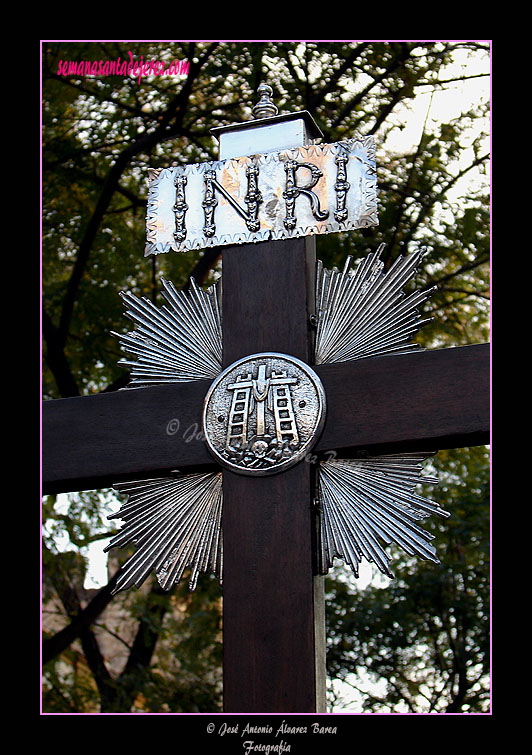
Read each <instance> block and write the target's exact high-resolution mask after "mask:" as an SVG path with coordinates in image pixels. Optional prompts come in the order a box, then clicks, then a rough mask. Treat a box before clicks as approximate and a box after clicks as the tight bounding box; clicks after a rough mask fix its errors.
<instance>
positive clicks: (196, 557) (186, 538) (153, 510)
mask: <svg viewBox="0 0 532 755" xmlns="http://www.w3.org/2000/svg"><path fill="white" fill-rule="evenodd" d="M115 489H116V490H118V491H119V492H122V493H126V494H127V495H128V499H127V501H126V503H124V504H123V505H122V507H121V508H120V511H118V512H117V513H115V514H113V515H112V516H110V517H109V519H122V520H123V521H124V523H125V524H124V526H123V528H122V529H121V530H120V532H118V533H117V535H115V537H114V538H113V539H112V540H111V542H110V543H109V545H108V546H107V547H106V548H105V551H108V550H110V549H111V548H117V547H123V546H124V545H128V544H129V543H132V542H133V543H135V548H136V550H135V554H134V555H133V556H132V557H131V558H130V559H129V561H128V562H127V563H126V565H125V566H124V567H123V568H122V571H121V572H120V576H119V578H118V581H117V583H116V586H115V589H114V590H113V593H117V592H119V591H120V590H125V589H127V588H128V587H131V586H133V585H135V586H136V587H140V586H141V585H142V584H143V582H144V581H145V580H146V578H147V577H148V576H149V574H150V573H151V572H152V571H155V572H156V575H157V580H158V581H159V584H160V585H161V587H163V589H165V590H170V589H171V588H172V587H174V585H176V584H178V583H179V582H180V580H181V578H182V576H183V573H184V571H185V570H186V569H190V570H191V576H190V581H189V587H190V589H191V590H194V589H195V588H196V584H197V580H198V576H199V574H200V573H201V572H212V573H213V574H214V575H215V576H216V577H218V579H219V580H220V582H221V581H222V563H223V556H222V501H223V496H222V474H221V472H216V473H206V474H188V475H182V476H172V477H163V478H156V479H153V480H142V481H140V482H125V483H119V484H117V485H115Z"/></svg>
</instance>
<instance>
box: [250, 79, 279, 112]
mask: <svg viewBox="0 0 532 755" xmlns="http://www.w3.org/2000/svg"><path fill="white" fill-rule="evenodd" d="M257 94H258V95H259V96H260V100H259V101H258V102H257V104H256V105H255V106H254V108H253V116H254V118H271V117H272V116H274V115H277V113H278V112H279V109H278V107H277V106H276V105H275V104H274V102H273V100H272V95H273V89H272V88H271V86H270V85H269V84H260V85H259V87H258V89H257Z"/></svg>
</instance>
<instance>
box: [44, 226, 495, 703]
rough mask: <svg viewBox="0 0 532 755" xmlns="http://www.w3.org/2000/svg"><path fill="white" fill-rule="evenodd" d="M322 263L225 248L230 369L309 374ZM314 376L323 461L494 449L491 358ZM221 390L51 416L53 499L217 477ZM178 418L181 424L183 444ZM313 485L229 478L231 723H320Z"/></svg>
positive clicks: (227, 667)
mask: <svg viewBox="0 0 532 755" xmlns="http://www.w3.org/2000/svg"><path fill="white" fill-rule="evenodd" d="M315 264H316V260H315V242H314V239H313V238H308V237H307V238H299V239H288V240H282V241H275V242H263V243H258V244H246V245H240V246H227V247H225V248H224V250H223V257H222V266H223V297H222V311H223V337H224V366H226V365H229V364H232V363H233V362H234V361H235V360H237V359H239V358H240V357H243V356H246V355H248V354H250V353H257V352H262V351H277V352H281V353H286V354H290V355H293V356H296V357H298V358H299V359H301V360H303V361H305V362H307V363H308V362H309V361H310V355H311V353H312V338H313V328H312V325H311V322H310V318H309V315H311V314H312V313H313V306H314V295H313V286H314V281H315ZM315 370H316V372H317V373H318V375H319V376H320V378H321V380H322V382H323V385H324V388H325V391H326V394H327V417H326V422H325V426H324V429H323V432H322V435H321V438H320V440H319V441H318V443H317V446H316V447H315V449H314V451H315V452H316V453H319V452H326V451H336V452H337V453H338V455H339V457H346V456H349V455H350V454H351V455H352V454H353V453H354V452H358V451H360V450H363V449H365V450H367V451H369V452H371V453H375V452H379V453H380V452H388V453H389V452H397V451H404V450H416V451H417V450H438V449H444V448H454V447H463V446H472V445H480V444H486V443H488V442H489V345H488V344H481V345H474V346H464V347H460V348H453V349H442V350H436V351H426V352H414V353H411V354H405V355H401V356H387V357H380V358H375V359H365V360H364V359H363V360H359V361H355V362H351V363H349V362H345V363H339V364H328V365H318V366H316V367H315ZM210 382H211V381H209V380H207V381H203V380H200V381H194V382H191V383H175V384H171V385H165V386H157V387H148V388H139V389H135V390H126V391H119V392H117V393H109V394H108V393H102V394H98V395H94V396H84V397H76V398H68V399H58V400H54V401H48V402H45V403H44V404H43V429H42V432H43V472H42V478H43V492H44V493H56V492H64V491H74V490H82V489H95V488H101V487H109V486H111V485H112V484H113V483H116V482H119V481H121V480H131V479H142V478H146V477H153V476H160V475H165V474H167V473H169V472H170V471H171V470H174V469H176V468H177V469H180V470H182V471H192V470H195V469H205V468H208V467H212V466H213V459H212V457H211V456H210V454H209V453H208V451H207V448H206V446H205V442H204V440H203V438H202V435H201V417H202V409H203V400H204V397H205V394H206V392H207V390H208V388H209V386H210ZM173 420H179V429H178V431H177V432H174V430H175V427H176V426H177V423H173V424H172V421H173ZM314 451H313V452H314ZM314 473H315V467H314V465H313V464H312V463H307V462H306V461H302V462H300V463H299V464H297V465H296V466H294V467H292V468H291V469H289V470H287V471H285V472H280V473H278V474H276V475H272V476H270V477H259V478H255V477H247V476H243V475H239V474H235V473H233V472H231V471H228V470H224V472H223V489H224V513H223V532H224V584H223V615H224V621H223V627H224V630H223V631H224V709H225V711H226V712H268V713H275V712H315V711H318V712H319V711H320V710H324V707H323V706H324V674H325V668H324V661H325V659H324V653H325V641H324V636H323V632H324V626H323V594H322V578H321V577H316V576H315V559H314V533H315V526H316V523H315V521H314V514H313V510H312V506H311V502H312V498H313V492H314ZM435 568H437V567H435Z"/></svg>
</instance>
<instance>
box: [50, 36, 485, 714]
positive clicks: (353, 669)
mask: <svg viewBox="0 0 532 755" xmlns="http://www.w3.org/2000/svg"><path fill="white" fill-rule="evenodd" d="M118 59H120V62H121V63H122V62H124V61H125V62H128V63H129V62H130V61H131V60H133V61H138V62H139V63H140V62H144V63H146V62H148V61H151V60H156V61H164V62H165V63H166V64H167V66H168V65H169V64H170V63H171V62H172V61H188V63H189V67H188V73H187V74H183V75H179V76H154V75H152V76H150V75H144V76H140V77H139V76H138V75H137V76H135V77H134V76H133V75H130V76H128V75H120V74H119V75H108V76H105V75H103V74H102V75H98V74H95V75H78V74H77V73H71V74H68V73H67V74H66V75H65V73H64V72H65V69H64V68H63V65H64V62H65V61H76V62H78V61H96V62H98V64H99V61H103V63H105V62H106V61H113V60H114V61H117V60H118ZM67 70H68V69H67ZM103 70H105V69H103ZM489 73H490V44H489V41H482V40H481V41H478V40H471V41H467V40H465V41H464V40H460V41H435V42H426V41H423V42H419V43H418V42H415V41H408V42H406V41H405V42H401V41H397V42H366V41H345V42H319V41H317V42H245V41H241V42H240V41H236V42H178V41H176V42H168V43H162V42H131V43H129V42H113V41H105V42H83V41H81V42H68V41H64V42H61V41H59V42H57V41H54V42H44V43H43V45H42V139H43V146H42V286H43V291H42V304H43V314H42V322H43V368H42V375H43V388H42V390H43V397H44V399H45V400H47V399H54V398H59V397H68V396H77V395H86V394H90V393H97V392H101V391H113V390H118V389H119V388H122V387H124V386H125V385H126V384H127V381H128V376H127V374H125V373H124V371H123V370H122V368H120V367H119V366H118V365H117V362H118V360H119V359H120V358H121V356H122V355H121V353H120V350H119V347H118V343H117V339H116V338H113V337H112V336H110V331H112V330H115V331H117V330H118V331H120V330H127V329H129V328H128V326H127V324H126V322H125V318H124V317H123V312H122V306H121V300H120V297H119V296H118V291H120V290H123V289H128V290H131V291H132V292H133V293H135V294H136V295H137V296H148V297H150V298H151V299H152V300H153V301H154V302H156V303H159V299H160V280H161V278H163V277H165V278H169V279H170V280H172V281H173V282H174V283H175V284H176V285H178V286H186V285H187V281H188V279H189V278H190V277H191V276H193V277H194V278H195V279H196V280H197V281H198V282H199V283H200V284H202V285H203V284H208V283H209V282H211V281H212V279H213V277H215V276H216V275H218V274H219V273H220V270H221V249H220V248H212V249H208V250H205V251H203V252H188V253H185V254H174V253H171V254H165V255H159V256H158V257H155V256H154V257H151V258H146V257H144V256H143V253H144V239H145V208H146V196H147V171H148V167H152V168H157V167H168V166H170V165H177V164H189V163H194V162H202V161H205V160H210V159H216V157H217V142H216V140H215V139H214V138H213V137H212V135H211V134H210V129H211V128H212V127H214V126H219V125H227V124H229V123H237V122H240V121H246V120H249V119H250V118H251V117H252V114H251V109H252V107H253V105H254V104H255V103H256V101H257V95H256V90H257V87H258V85H259V84H260V83H261V82H267V83H268V84H270V86H272V87H273V90H274V100H275V102H276V104H277V106H278V107H279V112H281V113H284V112H291V111H297V110H303V109H305V110H308V111H310V113H311V114H312V115H313V117H314V118H315V120H316V122H317V123H318V125H319V127H320V128H321V130H322V131H323V133H324V139H323V141H324V142H334V141H337V140H339V139H342V138H344V137H350V136H353V135H354V134H355V133H360V134H362V135H373V136H374V137H375V139H376V142H377V172H378V186H379V226H378V227H376V228H371V229H364V230H361V231H358V232H357V231H355V232H350V233H348V234H330V235H327V236H318V237H317V255H318V257H319V258H320V259H321V260H322V261H323V262H324V264H325V265H326V266H327V267H332V266H334V265H338V266H339V265H342V264H343V262H344V260H345V258H346V256H347V255H353V257H354V258H355V259H356V258H359V257H361V256H364V255H366V254H367V253H368V252H369V251H371V250H373V249H375V248H376V247H377V246H378V245H379V244H380V243H381V242H383V243H385V244H386V249H385V252H384V259H385V261H386V264H387V265H389V264H391V263H392V262H393V260H394V259H396V258H397V256H398V255H404V254H408V253H410V252H412V251H413V250H415V249H419V248H420V247H423V248H425V249H426V255H425V257H424V260H423V265H422V266H421V268H420V270H419V272H418V274H417V277H416V279H415V281H414V283H413V285H414V286H415V287H416V288H418V289H419V288H424V287H429V286H432V285H437V287H438V288H437V292H436V293H435V295H434V296H433V297H432V299H431V300H430V302H429V303H428V304H427V306H426V308H425V312H424V314H428V315H433V317H434V319H433V320H432V322H431V323H430V324H429V325H427V326H425V327H424V329H423V330H422V332H421V333H420V334H419V336H418V337H417V338H418V340H419V341H420V342H421V343H422V344H423V345H424V346H426V347H427V348H442V347H452V346H460V345H465V344H469V343H479V342H485V341H487V340H489V269H490V267H489V263H490V195H489V189H490V186H489V126H490V119H489V108H490V101H489V96H490V77H489ZM44 442H45V439H44ZM431 465H432V466H433V467H434V469H435V470H436V472H437V474H438V475H439V477H440V480H441V482H440V485H439V486H438V487H437V488H434V489H430V490H426V491H423V494H424V495H427V496H429V497H433V498H437V500H438V501H440V502H441V504H442V505H443V507H444V508H445V509H447V510H449V511H451V513H452V517H451V518H450V519H449V520H446V521H445V522H443V523H441V522H438V523H435V522H434V523H430V524H429V525H428V526H429V527H433V528H434V530H435V533H436V546H437V549H438V554H439V557H440V558H441V561H442V565H441V567H434V566H426V565H425V564H422V563H421V564H420V563H419V562H417V563H415V564H414V563H411V562H410V560H409V559H408V558H407V557H406V556H405V555H404V554H402V553H401V552H400V551H397V552H396V553H394V556H395V560H394V571H395V573H396V580H395V581H393V582H389V580H385V579H384V578H382V579H381V578H380V577H377V576H376V575H375V574H374V573H373V572H372V571H371V568H369V567H368V575H369V577H371V578H369V577H368V579H367V580H365V581H364V582H363V581H362V580H359V581H358V583H357V581H356V580H354V579H353V578H352V576H351V575H350V574H349V573H348V572H346V570H345V569H344V567H343V566H341V565H338V567H335V569H334V570H333V571H332V572H331V574H330V575H329V577H328V578H327V625H328V629H327V631H328V652H327V663H328V674H329V704H330V706H331V709H332V710H338V711H339V710H354V711H364V712H422V713H423V712H459V713H467V712H470V713H475V712H485V711H486V710H488V709H489V596H490V591H489V541H490V537H489V535H490V532H489V453H488V450H487V449H486V448H484V447H478V448H471V449H457V450H452V451H445V452H443V451H442V452H439V453H438V454H437V455H436V456H435V457H434V458H433V460H432V461H431ZM43 506H44V508H43V535H44V538H43V540H44V550H43V596H44V607H43V629H44V640H43V643H44V644H43V647H44V651H43V652H44V656H43V657H44V687H43V710H44V711H49V712H94V711H105V712H110V711H113V712H129V711H136V710H138V711H145V712H198V711H200V712H209V711H220V710H221V705H222V691H221V657H222V633H221V596H220V590H219V587H218V585H217V583H216V582H215V580H214V579H209V578H208V577H205V578H204V579H203V580H201V581H200V584H199V587H198V589H197V591H196V592H195V593H192V594H189V593H188V592H187V589H186V585H185V586H180V587H179V588H178V589H177V590H175V591H174V592H173V593H171V594H170V595H167V594H165V593H163V592H162V591H160V590H159V589H158V587H157V585H156V583H154V584H152V583H149V584H146V585H145V586H144V587H143V588H142V590H140V591H138V592H137V591H135V593H134V594H127V595H124V594H119V595H117V596H115V597H114V598H112V599H111V597H110V587H109V586H104V587H100V588H92V589H91V588H90V587H88V586H87V585H88V584H89V583H88V582H87V569H88V553H89V546H91V545H94V544H97V543H99V542H101V541H103V539H104V538H107V537H108V536H109V534H110V525H109V522H107V521H106V516H107V515H108V513H110V512H111V511H112V510H115V509H116V506H117V499H116V495H115V494H114V493H113V491H86V492H82V493H75V494H74V493H72V494H69V495H67V496H58V497H55V496H46V497H45V498H44V503H43ZM113 507H114V508H113ZM126 557H127V554H119V559H120V561H123V560H125V558H126ZM118 562H119V561H118V558H117V557H113V560H111V561H110V564H109V575H110V579H111V582H110V584H111V585H112V578H113V574H114V572H115V571H116V568H117V565H118Z"/></svg>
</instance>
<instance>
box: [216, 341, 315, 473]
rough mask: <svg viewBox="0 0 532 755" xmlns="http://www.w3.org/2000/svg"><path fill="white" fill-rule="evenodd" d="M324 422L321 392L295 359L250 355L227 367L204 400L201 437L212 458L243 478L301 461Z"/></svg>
mask: <svg viewBox="0 0 532 755" xmlns="http://www.w3.org/2000/svg"><path fill="white" fill-rule="evenodd" d="M324 421H325V392H324V389H323V386H322V384H321V381H320V379H319V378H318V376H317V375H316V373H315V372H314V371H313V370H311V369H310V367H308V365H306V364H304V363H303V362H301V361H300V360H298V359H296V358H295V357H291V356H288V355H286V354H278V353H271V352H268V353H262V354H252V355H250V356H248V357H245V358H244V359H240V360H239V361H237V362H235V363H234V364H232V365H231V366H230V367H228V368H227V369H226V370H224V371H223V372H222V374H221V375H220V376H219V377H218V378H217V379H216V380H215V381H214V383H213V384H212V386H211V388H210V389H209V391H208V393H207V396H206V398H205V404H204V412H203V432H204V435H205V439H206V442H207V446H208V448H209V450H210V452H211V453H212V455H213V456H214V458H215V459H216V460H217V461H218V462H219V463H220V464H222V465H223V466H225V467H227V468H229V469H231V470H232V471H234V472H237V473H240V474H245V475H257V476H264V475H270V474H275V473H277V472H280V471H282V470H285V469H287V468H288V467H291V466H293V465H294V464H296V463H297V462H298V461H300V460H301V459H302V458H303V457H304V456H305V455H306V454H307V453H308V452H309V451H310V449H311V448H312V446H313V445H314V443H315V442H316V440H317V439H318V437H319V434H320V432H321V430H322V427H323V423H324Z"/></svg>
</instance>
